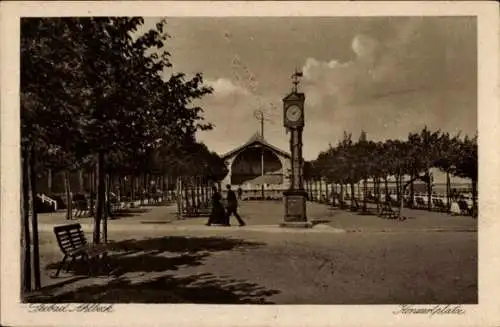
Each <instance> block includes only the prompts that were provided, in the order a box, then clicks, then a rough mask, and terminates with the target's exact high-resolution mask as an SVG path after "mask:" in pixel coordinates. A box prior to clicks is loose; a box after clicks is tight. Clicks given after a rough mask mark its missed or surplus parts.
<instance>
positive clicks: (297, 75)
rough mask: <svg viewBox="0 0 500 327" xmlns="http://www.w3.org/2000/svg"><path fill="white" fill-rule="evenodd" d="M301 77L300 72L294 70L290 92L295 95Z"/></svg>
mask: <svg viewBox="0 0 500 327" xmlns="http://www.w3.org/2000/svg"><path fill="white" fill-rule="evenodd" d="M302 76H303V74H302V72H300V71H298V70H297V69H295V73H293V75H292V83H293V89H292V91H293V92H294V93H297V90H298V85H299V83H300V77H302Z"/></svg>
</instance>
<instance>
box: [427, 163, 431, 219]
mask: <svg viewBox="0 0 500 327" xmlns="http://www.w3.org/2000/svg"><path fill="white" fill-rule="evenodd" d="M427 173H428V174H429V182H428V183H427V210H429V211H432V180H431V173H430V171H429V169H427Z"/></svg>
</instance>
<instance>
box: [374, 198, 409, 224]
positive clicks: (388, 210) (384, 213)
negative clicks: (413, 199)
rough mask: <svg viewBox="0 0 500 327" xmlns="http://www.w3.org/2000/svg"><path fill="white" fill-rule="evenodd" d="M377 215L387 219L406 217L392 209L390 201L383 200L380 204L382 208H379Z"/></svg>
mask: <svg viewBox="0 0 500 327" xmlns="http://www.w3.org/2000/svg"><path fill="white" fill-rule="evenodd" d="M378 216H379V217H382V218H387V219H399V220H405V219H406V217H403V216H400V215H399V213H397V212H396V211H394V210H392V206H391V202H385V203H384V204H382V209H381V210H380V212H379V214H378Z"/></svg>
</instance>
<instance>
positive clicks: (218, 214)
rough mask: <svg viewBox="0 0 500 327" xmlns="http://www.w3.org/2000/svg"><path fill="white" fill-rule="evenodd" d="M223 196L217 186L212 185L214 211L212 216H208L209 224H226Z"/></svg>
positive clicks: (211, 213)
mask: <svg viewBox="0 0 500 327" xmlns="http://www.w3.org/2000/svg"><path fill="white" fill-rule="evenodd" d="M221 200H222V196H221V195H220V193H219V191H218V190H217V187H215V186H213V187H212V211H211V212H210V217H209V218H208V222H207V224H206V225H207V226H210V225H212V224H221V225H224V224H225V217H226V210H225V209H224V206H223V205H222V203H221Z"/></svg>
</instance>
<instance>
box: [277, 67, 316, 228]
mask: <svg viewBox="0 0 500 327" xmlns="http://www.w3.org/2000/svg"><path fill="white" fill-rule="evenodd" d="M301 76H302V73H300V72H295V74H293V75H292V78H293V84H294V88H293V90H292V92H291V93H290V94H288V95H287V96H286V97H285V98H284V99H283V113H284V126H285V128H286V129H287V131H288V132H290V152H291V156H292V160H291V163H292V165H291V166H292V167H291V168H292V169H291V172H292V174H291V183H290V188H289V189H288V190H286V191H285V192H284V193H283V195H284V196H283V198H284V205H285V217H284V222H283V223H282V224H281V226H282V227H302V228H307V227H312V225H311V223H309V222H308V221H307V214H306V197H307V193H306V192H305V190H304V183H303V171H304V160H303V158H302V132H303V129H304V102H305V95H304V93H300V92H298V91H297V85H298V84H299V80H298V78H299V77H301Z"/></svg>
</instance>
